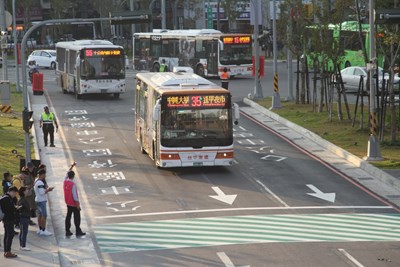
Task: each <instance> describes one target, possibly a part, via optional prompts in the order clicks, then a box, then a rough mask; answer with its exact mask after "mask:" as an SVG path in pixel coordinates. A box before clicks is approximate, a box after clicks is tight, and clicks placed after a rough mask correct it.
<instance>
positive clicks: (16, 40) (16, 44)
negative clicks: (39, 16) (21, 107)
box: [12, 0, 21, 92]
mask: <svg viewBox="0 0 400 267" xmlns="http://www.w3.org/2000/svg"><path fill="white" fill-rule="evenodd" d="M12 21H13V22H12V27H13V39H14V62H15V69H16V73H15V74H16V83H15V90H16V91H17V92H21V89H20V88H19V65H18V39H17V23H16V19H15V0H12Z"/></svg>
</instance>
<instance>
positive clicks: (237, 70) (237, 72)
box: [231, 68, 244, 74]
mask: <svg viewBox="0 0 400 267" xmlns="http://www.w3.org/2000/svg"><path fill="white" fill-rule="evenodd" d="M231 72H232V73H233V74H239V73H243V72H244V69H243V68H240V69H239V68H235V69H232V70H231Z"/></svg>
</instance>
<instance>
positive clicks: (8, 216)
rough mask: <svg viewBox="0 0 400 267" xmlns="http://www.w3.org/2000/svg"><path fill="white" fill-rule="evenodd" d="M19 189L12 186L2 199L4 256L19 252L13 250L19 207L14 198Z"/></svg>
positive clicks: (14, 255) (11, 256)
mask: <svg viewBox="0 0 400 267" xmlns="http://www.w3.org/2000/svg"><path fill="white" fill-rule="evenodd" d="M17 191H18V189H17V188H16V187H15V186H11V187H10V188H9V189H8V192H7V193H6V194H5V195H4V196H3V197H2V198H1V199H0V206H1V210H2V211H3V213H4V218H3V225H4V257H5V258H15V257H17V254H14V253H12V252H11V246H12V241H13V238H14V221H15V214H16V212H17V208H16V206H15V205H14V202H13V198H15V196H16V195H17Z"/></svg>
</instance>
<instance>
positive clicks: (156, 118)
mask: <svg viewBox="0 0 400 267" xmlns="http://www.w3.org/2000/svg"><path fill="white" fill-rule="evenodd" d="M160 102H161V99H158V100H157V103H156V104H155V105H154V107H153V121H159V120H160Z"/></svg>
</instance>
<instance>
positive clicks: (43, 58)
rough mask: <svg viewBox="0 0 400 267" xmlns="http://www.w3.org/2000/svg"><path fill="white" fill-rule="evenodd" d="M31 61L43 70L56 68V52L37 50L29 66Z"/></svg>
mask: <svg viewBox="0 0 400 267" xmlns="http://www.w3.org/2000/svg"><path fill="white" fill-rule="evenodd" d="M30 61H35V62H36V66H37V67H39V68H40V67H43V68H51V69H55V68H56V50H35V51H33V52H32V53H31V54H30V55H29V57H28V60H27V64H29V62H30Z"/></svg>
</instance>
